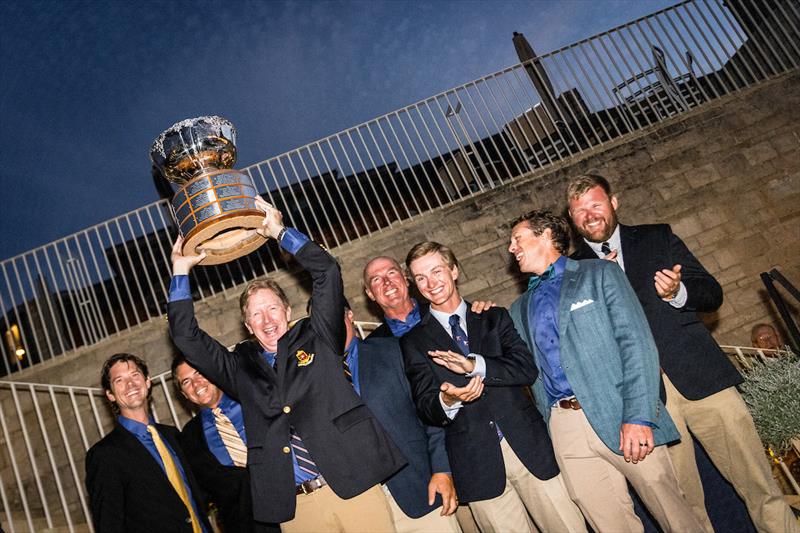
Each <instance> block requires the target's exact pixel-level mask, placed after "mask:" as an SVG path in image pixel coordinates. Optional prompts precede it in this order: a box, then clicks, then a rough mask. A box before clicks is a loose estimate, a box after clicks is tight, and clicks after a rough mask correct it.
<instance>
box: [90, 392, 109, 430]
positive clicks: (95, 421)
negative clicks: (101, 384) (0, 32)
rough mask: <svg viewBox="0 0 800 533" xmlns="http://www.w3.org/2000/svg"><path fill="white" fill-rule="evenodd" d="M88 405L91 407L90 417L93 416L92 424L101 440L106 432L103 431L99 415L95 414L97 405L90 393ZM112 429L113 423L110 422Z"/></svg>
mask: <svg viewBox="0 0 800 533" xmlns="http://www.w3.org/2000/svg"><path fill="white" fill-rule="evenodd" d="M104 392H105V391H104ZM89 405H90V406H91V407H92V415H93V416H94V423H95V425H96V426H97V432H98V433H99V434H100V438H103V437H105V436H106V432H105V430H104V429H103V423H102V421H101V420H100V414H99V413H98V412H97V404H96V403H95V401H94V394H92V393H91V392H90V393H89ZM112 427H113V422H112Z"/></svg>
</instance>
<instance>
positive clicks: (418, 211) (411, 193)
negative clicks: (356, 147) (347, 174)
mask: <svg viewBox="0 0 800 533" xmlns="http://www.w3.org/2000/svg"><path fill="white" fill-rule="evenodd" d="M384 121H385V122H386V123H387V124H388V123H390V121H389V118H388V116H387V117H386V118H385V119H384ZM375 127H376V128H377V129H378V131H379V132H380V134H381V138H383V142H384V143H385V144H386V149H387V150H388V151H389V155H391V156H392V159H393V160H394V162H395V164H396V165H397V171H398V172H399V173H400V177H401V178H403V183H404V184H405V186H406V189H407V191H408V197H407V198H404V199H403V200H404V204H403V205H405V206H406V213H407V214H408V217H409V218H413V217H414V214H413V213H411V211H410V210H409V208H408V204H407V203H405V202H408V201H409V200H411V202H412V203H413V204H414V210H415V211H416V214H421V213H422V212H423V209H422V206H421V205H420V204H419V202H418V201H417V196H422V199H423V200H424V201H425V205H426V206H427V207H426V208H425V211H430V209H431V204H430V202H428V197H427V195H425V194H420V195H417V194H415V192H414V190H413V188H412V186H411V184H410V183H409V180H408V178H407V177H406V173H405V171H404V170H403V163H402V161H400V158H398V157H397V155H396V154H395V153H394V150H392V145H391V143H390V142H389V139H388V138H387V137H386V132H384V131H383V126H381V123H380V121H379V120H376V121H375ZM368 131H369V135H370V137H372V142H373V143H375V146H378V141H377V139H375V135H374V134H373V133H372V128H370V129H369V130H368ZM397 144H398V146H399V147H400V150H401V152H402V150H403V147H402V145H401V144H400V140H399V139H397ZM378 152H379V153H380V154H381V157H384V156H383V151H382V150H381V149H380V147H379V148H378ZM403 157H405V158H406V163H408V165H409V167H408V170H409V171H410V173H411V177H412V178H413V180H414V182H415V183H416V184H417V187H419V191H422V190H423V189H422V185H421V184H420V183H419V180H418V179H417V174H416V172H414V169H413V167H412V166H411V162H410V161H409V160H408V157H407V156H406V155H405V154H403Z"/></svg>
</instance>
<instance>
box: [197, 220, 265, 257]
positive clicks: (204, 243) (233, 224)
mask: <svg viewBox="0 0 800 533" xmlns="http://www.w3.org/2000/svg"><path fill="white" fill-rule="evenodd" d="M263 222H264V213H263V212H262V211H259V210H257V209H240V210H237V211H236V212H235V213H229V214H227V215H222V216H219V217H216V218H214V219H213V220H209V221H207V222H205V223H202V224H200V225H199V226H197V227H195V228H194V229H192V230H191V231H190V232H189V233H188V234H187V235H186V237H185V239H184V243H183V253H184V255H194V254H199V253H201V252H205V253H206V257H205V259H203V260H202V261H200V263H198V264H200V265H206V266H209V265H219V264H222V263H227V262H228V261H233V260H234V259H238V258H240V257H242V256H245V255H247V254H249V253H250V252H253V251H255V250H257V249H258V248H259V247H260V246H261V245H262V244H264V243H265V242H266V241H267V238H266V237H262V236H261V235H259V234H258V233H256V229H257V228H260V227H261V224H262V223H263Z"/></svg>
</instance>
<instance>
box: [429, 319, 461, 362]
mask: <svg viewBox="0 0 800 533" xmlns="http://www.w3.org/2000/svg"><path fill="white" fill-rule="evenodd" d="M419 325H420V327H421V331H422V332H423V333H424V334H425V336H426V337H428V341H429V342H428V343H426V344H428V345H429V346H441V345H442V340H443V339H448V345H449V346H448V348H447V349H448V350H451V351H453V352H456V353H461V348H459V347H458V344H456V341H455V340H453V337H451V336H450V334H449V333H447V330H446V329H444V328H443V327H442V325H441V324H440V323H439V321H438V320H436V319H435V318H433V316H432V315H431V314H430V312H428V313H425V315H424V316H423V317H422V319H421V320H420V321H419Z"/></svg>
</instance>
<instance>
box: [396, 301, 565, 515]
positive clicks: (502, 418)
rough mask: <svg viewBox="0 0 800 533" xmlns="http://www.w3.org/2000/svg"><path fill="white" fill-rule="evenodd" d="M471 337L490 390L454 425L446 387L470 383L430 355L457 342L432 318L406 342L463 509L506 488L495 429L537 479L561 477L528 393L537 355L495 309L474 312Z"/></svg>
mask: <svg viewBox="0 0 800 533" xmlns="http://www.w3.org/2000/svg"><path fill="white" fill-rule="evenodd" d="M467 306H469V304H467ZM467 335H468V336H469V346H470V349H471V351H472V352H474V353H477V354H480V355H482V356H483V357H484V359H485V361H486V379H485V380H484V383H485V385H486V388H485V389H484V394H483V396H482V397H481V398H479V399H478V400H476V401H474V402H470V403H468V404H464V405H463V407H462V408H461V410H460V411H459V412H458V414H457V415H456V416H455V418H454V419H453V420H450V419H449V418H447V416H446V415H445V413H444V410H443V409H442V407H441V404H440V402H439V387H440V386H441V384H442V382H444V381H447V382H449V383H452V384H453V385H456V386H457V387H462V386H464V385H466V384H467V382H468V381H469V378H467V377H465V376H464V375H462V374H456V373H454V372H451V371H450V370H448V369H446V368H444V367H443V366H440V365H437V364H436V363H434V362H432V361H431V359H430V357H428V351H429V350H452V351H454V352H458V350H459V348H458V346H457V345H456V343H455V341H454V340H453V338H452V337H451V336H450V335H449V334H448V333H447V331H445V329H444V328H443V327H442V325H441V324H439V322H438V321H437V320H436V319H435V318H434V317H433V316H431V314H430V313H429V312H426V313H424V314H423V315H422V319H421V320H420V323H419V324H417V326H416V327H414V329H412V330H411V331H409V332H408V333H406V334H405V335H404V336H403V337H402V338H401V339H400V345H401V346H402V349H403V357H404V360H405V367H406V375H407V376H408V380H409V382H410V383H411V390H412V393H413V395H414V401H415V403H416V406H417V412H418V414H419V416H420V418H422V420H423V422H426V423H428V424H432V425H439V426H444V427H445V436H446V446H447V453H448V457H449V459H450V466H451V468H452V472H453V482H454V484H455V487H456V491H457V492H458V497H459V500H461V501H462V502H464V503H466V502H472V501H481V500H487V499H490V498H494V497H496V496H499V495H500V494H502V492H503V489H504V488H505V484H506V476H505V466H504V462H503V455H502V451H501V449H500V440H499V439H498V438H497V430H496V427H495V423H497V424H498V425H499V426H500V429H501V430H502V431H503V435H504V436H505V438H506V439H507V441H508V444H509V445H510V446H511V449H513V450H514V453H516V454H517V457H519V459H520V461H522V463H523V464H524V465H525V466H526V467H527V468H528V470H529V471H530V472H531V473H532V474H533V475H535V476H536V477H537V478H539V479H550V478H552V477H553V476H556V475H557V474H558V472H559V470H558V465H557V464H556V460H555V456H554V454H553V445H552V443H551V442H550V436H549V434H548V432H547V427H546V426H545V424H544V421H543V420H542V415H541V414H540V413H539V411H538V410H537V409H536V407H535V406H534V404H533V402H532V401H531V398H530V396H529V395H528V394H527V392H526V390H525V389H526V387H527V386H528V385H530V384H532V383H533V381H534V380H535V379H536V376H537V369H536V366H535V365H534V362H533V356H532V355H531V353H530V352H529V351H528V349H527V348H526V346H525V342H524V341H523V340H522V339H521V338H520V336H519V335H518V334H517V332H516V330H515V329H514V324H513V323H512V321H511V317H509V315H508V311H506V310H505V309H503V308H501V307H493V308H491V309H488V310H486V311H484V312H483V313H481V314H476V313H473V312H472V311H470V310H469V309H468V310H467Z"/></svg>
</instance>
